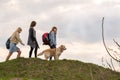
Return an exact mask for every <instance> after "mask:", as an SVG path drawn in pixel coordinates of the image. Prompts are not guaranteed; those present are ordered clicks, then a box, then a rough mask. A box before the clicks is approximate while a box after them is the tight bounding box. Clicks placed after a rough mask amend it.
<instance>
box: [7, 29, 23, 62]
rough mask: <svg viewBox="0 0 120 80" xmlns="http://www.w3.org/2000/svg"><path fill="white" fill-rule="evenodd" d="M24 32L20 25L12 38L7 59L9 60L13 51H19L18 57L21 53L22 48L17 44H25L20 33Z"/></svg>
mask: <svg viewBox="0 0 120 80" xmlns="http://www.w3.org/2000/svg"><path fill="white" fill-rule="evenodd" d="M21 32H22V29H21V28H20V27H18V29H17V30H16V31H15V32H14V33H13V34H12V36H11V38H10V49H9V54H8V56H7V58H6V61H8V60H9V58H10V57H11V55H12V53H13V52H18V55H17V58H19V57H20V55H21V50H20V49H19V48H18V47H17V46H16V45H17V44H18V43H19V42H20V43H21V44H22V45H23V46H24V44H23V42H22V40H21V39H20V35H19V34H20V33H21Z"/></svg>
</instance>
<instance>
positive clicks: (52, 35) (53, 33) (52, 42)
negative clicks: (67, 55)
mask: <svg viewBox="0 0 120 80" xmlns="http://www.w3.org/2000/svg"><path fill="white" fill-rule="evenodd" d="M56 34H57V27H55V26H53V27H52V29H51V31H50V33H49V39H50V44H49V46H50V48H51V49H54V48H56ZM50 60H52V57H50Z"/></svg>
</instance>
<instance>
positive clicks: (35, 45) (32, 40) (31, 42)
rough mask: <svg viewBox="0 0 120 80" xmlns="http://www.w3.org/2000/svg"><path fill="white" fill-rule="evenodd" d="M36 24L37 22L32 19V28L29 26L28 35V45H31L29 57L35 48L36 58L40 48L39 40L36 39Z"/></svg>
mask: <svg viewBox="0 0 120 80" xmlns="http://www.w3.org/2000/svg"><path fill="white" fill-rule="evenodd" d="M35 26H36V22H35V21H32V22H31V25H30V28H29V36H28V43H27V44H28V45H29V46H30V51H29V58H31V55H32V52H33V49H35V52H34V53H35V58H37V50H38V48H39V46H38V42H37V39H36V31H35V29H34V27H35Z"/></svg>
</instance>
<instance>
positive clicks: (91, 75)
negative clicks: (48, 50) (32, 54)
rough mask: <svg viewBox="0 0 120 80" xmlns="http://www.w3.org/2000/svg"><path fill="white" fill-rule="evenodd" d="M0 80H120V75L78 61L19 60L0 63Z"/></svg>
mask: <svg viewBox="0 0 120 80" xmlns="http://www.w3.org/2000/svg"><path fill="white" fill-rule="evenodd" d="M0 80H120V73H118V72H113V71H111V70H109V69H105V68H103V67H100V66H97V65H95V64H90V63H83V62H80V61H73V60H59V61H45V60H41V59H34V58H30V59H27V58H19V59H14V60H10V61H8V62H3V63H0Z"/></svg>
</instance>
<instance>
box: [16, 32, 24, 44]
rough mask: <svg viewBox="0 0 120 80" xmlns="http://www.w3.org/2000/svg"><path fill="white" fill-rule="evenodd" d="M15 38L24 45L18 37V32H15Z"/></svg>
mask: <svg viewBox="0 0 120 80" xmlns="http://www.w3.org/2000/svg"><path fill="white" fill-rule="evenodd" d="M16 39H17V40H18V41H19V42H20V43H21V44H22V45H24V43H23V42H22V40H21V39H20V35H19V33H18V32H17V33H16Z"/></svg>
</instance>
